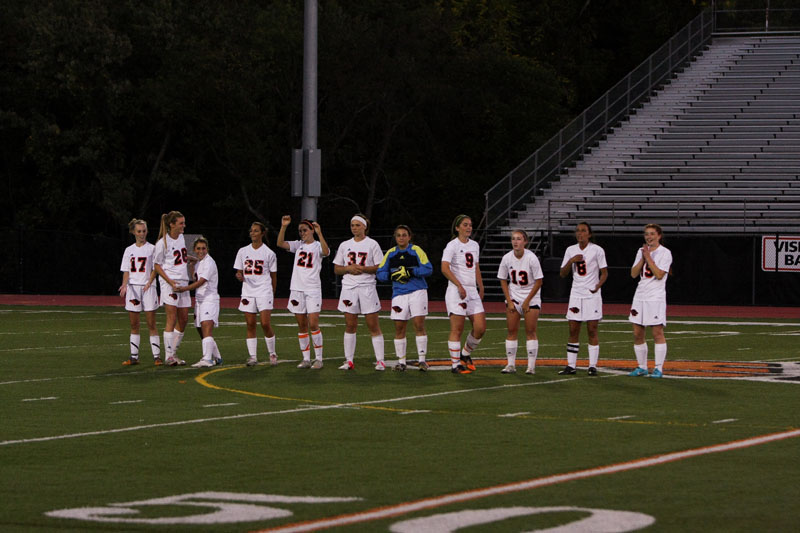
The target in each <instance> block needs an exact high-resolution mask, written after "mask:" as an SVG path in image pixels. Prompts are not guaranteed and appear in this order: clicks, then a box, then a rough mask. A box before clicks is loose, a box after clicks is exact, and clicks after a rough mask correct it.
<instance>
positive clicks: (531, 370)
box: [525, 366, 536, 375]
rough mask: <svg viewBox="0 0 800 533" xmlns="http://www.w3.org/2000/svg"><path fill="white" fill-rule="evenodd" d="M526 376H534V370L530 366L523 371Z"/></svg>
mask: <svg viewBox="0 0 800 533" xmlns="http://www.w3.org/2000/svg"><path fill="white" fill-rule="evenodd" d="M525 373H526V374H530V375H534V374H536V369H535V368H533V367H532V366H529V367H528V369H527V370H526V371H525Z"/></svg>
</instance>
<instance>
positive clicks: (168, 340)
mask: <svg viewBox="0 0 800 533" xmlns="http://www.w3.org/2000/svg"><path fill="white" fill-rule="evenodd" d="M174 335H175V332H173V331H165V332H164V352H165V353H166V356H167V359H169V358H170V357H173V356H174V354H175V349H174V348H173V347H172V338H173V337H174Z"/></svg>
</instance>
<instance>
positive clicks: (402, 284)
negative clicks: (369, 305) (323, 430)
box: [376, 224, 433, 371]
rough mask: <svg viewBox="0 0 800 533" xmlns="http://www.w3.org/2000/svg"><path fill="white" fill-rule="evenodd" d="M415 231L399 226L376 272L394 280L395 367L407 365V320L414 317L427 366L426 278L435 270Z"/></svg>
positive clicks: (422, 362)
mask: <svg viewBox="0 0 800 533" xmlns="http://www.w3.org/2000/svg"><path fill="white" fill-rule="evenodd" d="M412 237H413V234H412V232H411V228H409V227H408V226H406V225H402V224H401V225H400V226H397V228H395V230H394V240H395V242H396V243H397V246H395V247H394V248H391V249H389V251H387V252H386V255H384V256H383V261H381V264H380V265H379V266H378V272H377V273H376V276H377V278H378V280H380V281H391V282H392V314H391V318H392V320H394V324H395V337H394V349H395V353H396V354H397V365H396V366H395V367H394V368H395V370H400V371H403V370H405V369H406V345H407V341H406V324H407V323H408V320H409V319H413V321H414V329H415V330H416V344H417V355H418V356H419V365H418V367H419V369H420V370H422V371H425V370H427V369H428V363H426V362H425V355H426V353H427V351H428V334H427V332H426V331H425V317H426V316H427V315H428V283H427V282H426V281H425V278H427V277H428V276H430V275H431V274H432V273H433V265H432V264H431V262H430V261H429V260H428V255H427V254H426V253H425V252H424V251H423V250H422V248H420V247H419V246H417V245H415V244H411V238H412Z"/></svg>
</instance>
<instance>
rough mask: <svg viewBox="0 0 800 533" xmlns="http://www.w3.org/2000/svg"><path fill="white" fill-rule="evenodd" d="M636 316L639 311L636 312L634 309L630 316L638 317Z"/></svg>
mask: <svg viewBox="0 0 800 533" xmlns="http://www.w3.org/2000/svg"><path fill="white" fill-rule="evenodd" d="M638 315H639V311H637V310H636V309H631V316H638Z"/></svg>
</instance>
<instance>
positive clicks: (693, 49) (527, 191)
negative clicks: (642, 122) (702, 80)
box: [479, 9, 714, 240]
mask: <svg viewBox="0 0 800 533" xmlns="http://www.w3.org/2000/svg"><path fill="white" fill-rule="evenodd" d="M713 21H714V17H713V14H712V11H711V10H710V9H709V10H706V11H703V12H702V13H701V14H699V15H698V16H697V17H695V18H694V20H692V21H691V22H689V24H687V25H686V26H685V27H684V28H683V29H681V30H680V31H679V32H678V33H676V34H675V35H674V36H673V37H672V38H671V39H670V40H669V41H667V42H666V43H665V44H664V45H662V46H661V47H660V48H659V49H658V50H656V51H655V52H654V53H653V54H652V55H651V56H650V57H648V58H647V59H645V60H644V61H643V62H642V63H641V64H640V65H639V66H638V67H636V68H635V69H634V70H633V71H632V72H630V73H629V74H628V75H627V76H625V78H623V79H622V80H621V81H620V82H619V83H617V84H616V85H614V86H613V87H612V88H611V89H610V90H609V91H608V92H606V93H605V94H604V95H603V96H601V97H600V98H598V99H597V100H596V101H595V102H594V103H593V104H592V105H590V106H589V107H588V108H587V109H586V110H584V111H583V113H581V114H580V115H578V116H577V117H576V118H575V119H573V120H572V122H570V123H569V124H567V125H566V126H565V127H564V128H563V129H562V130H561V131H559V132H558V133H557V134H556V135H555V136H554V137H553V138H551V139H550V140H549V141H547V142H546V143H544V145H542V146H541V147H540V148H539V149H538V150H536V151H535V152H534V153H533V154H531V155H530V156H529V157H528V158H527V159H525V161H523V162H522V163H521V164H520V165H519V166H517V167H516V168H515V169H514V170H512V171H511V172H509V173H508V174H507V175H506V176H504V177H503V178H502V179H500V181H498V182H497V184H495V185H494V186H493V187H492V188H491V189H489V190H488V191H486V192H485V193H484V198H485V208H484V214H483V219H482V220H481V224H479V228H480V230H482V231H481V232H480V235H481V239H482V240H483V239H486V237H487V235H488V231H487V230H488V229H489V228H492V227H495V226H496V225H498V224H499V223H501V222H503V221H505V220H507V219H508V218H509V216H510V214H511V213H512V212H513V211H515V210H518V209H519V208H520V207H521V206H522V204H524V203H525V202H529V201H531V200H532V198H533V196H534V195H537V194H541V192H542V189H543V188H544V187H545V186H546V185H547V184H548V183H549V182H550V181H552V180H553V179H555V178H556V177H557V176H558V175H559V174H561V173H562V172H563V171H564V169H565V167H566V166H567V165H568V164H573V163H574V162H575V161H576V160H577V159H578V157H579V156H580V155H581V154H583V153H584V152H585V151H586V149H587V148H588V147H590V146H591V145H593V144H594V143H595V142H597V141H598V140H600V138H601V137H602V136H604V135H605V134H606V133H607V132H608V131H609V129H610V128H611V127H613V126H615V125H617V124H619V123H620V122H621V120H622V119H623V118H624V117H626V116H627V115H628V114H630V112H631V111H632V110H633V109H635V108H636V107H637V106H638V105H639V104H641V103H642V102H643V101H644V100H645V99H646V98H648V97H649V96H650V95H651V93H652V91H653V89H654V88H655V87H656V86H658V85H659V84H661V83H663V82H664V81H665V80H667V79H668V78H669V77H671V76H672V74H673V72H675V71H676V70H677V69H678V68H679V67H680V66H682V65H685V64H687V63H688V62H689V61H690V60H691V59H692V58H693V57H694V56H695V55H697V53H698V52H699V50H700V49H701V48H702V47H703V46H704V45H705V44H706V43H707V42H708V41H709V40H710V39H711V35H712V31H713Z"/></svg>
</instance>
